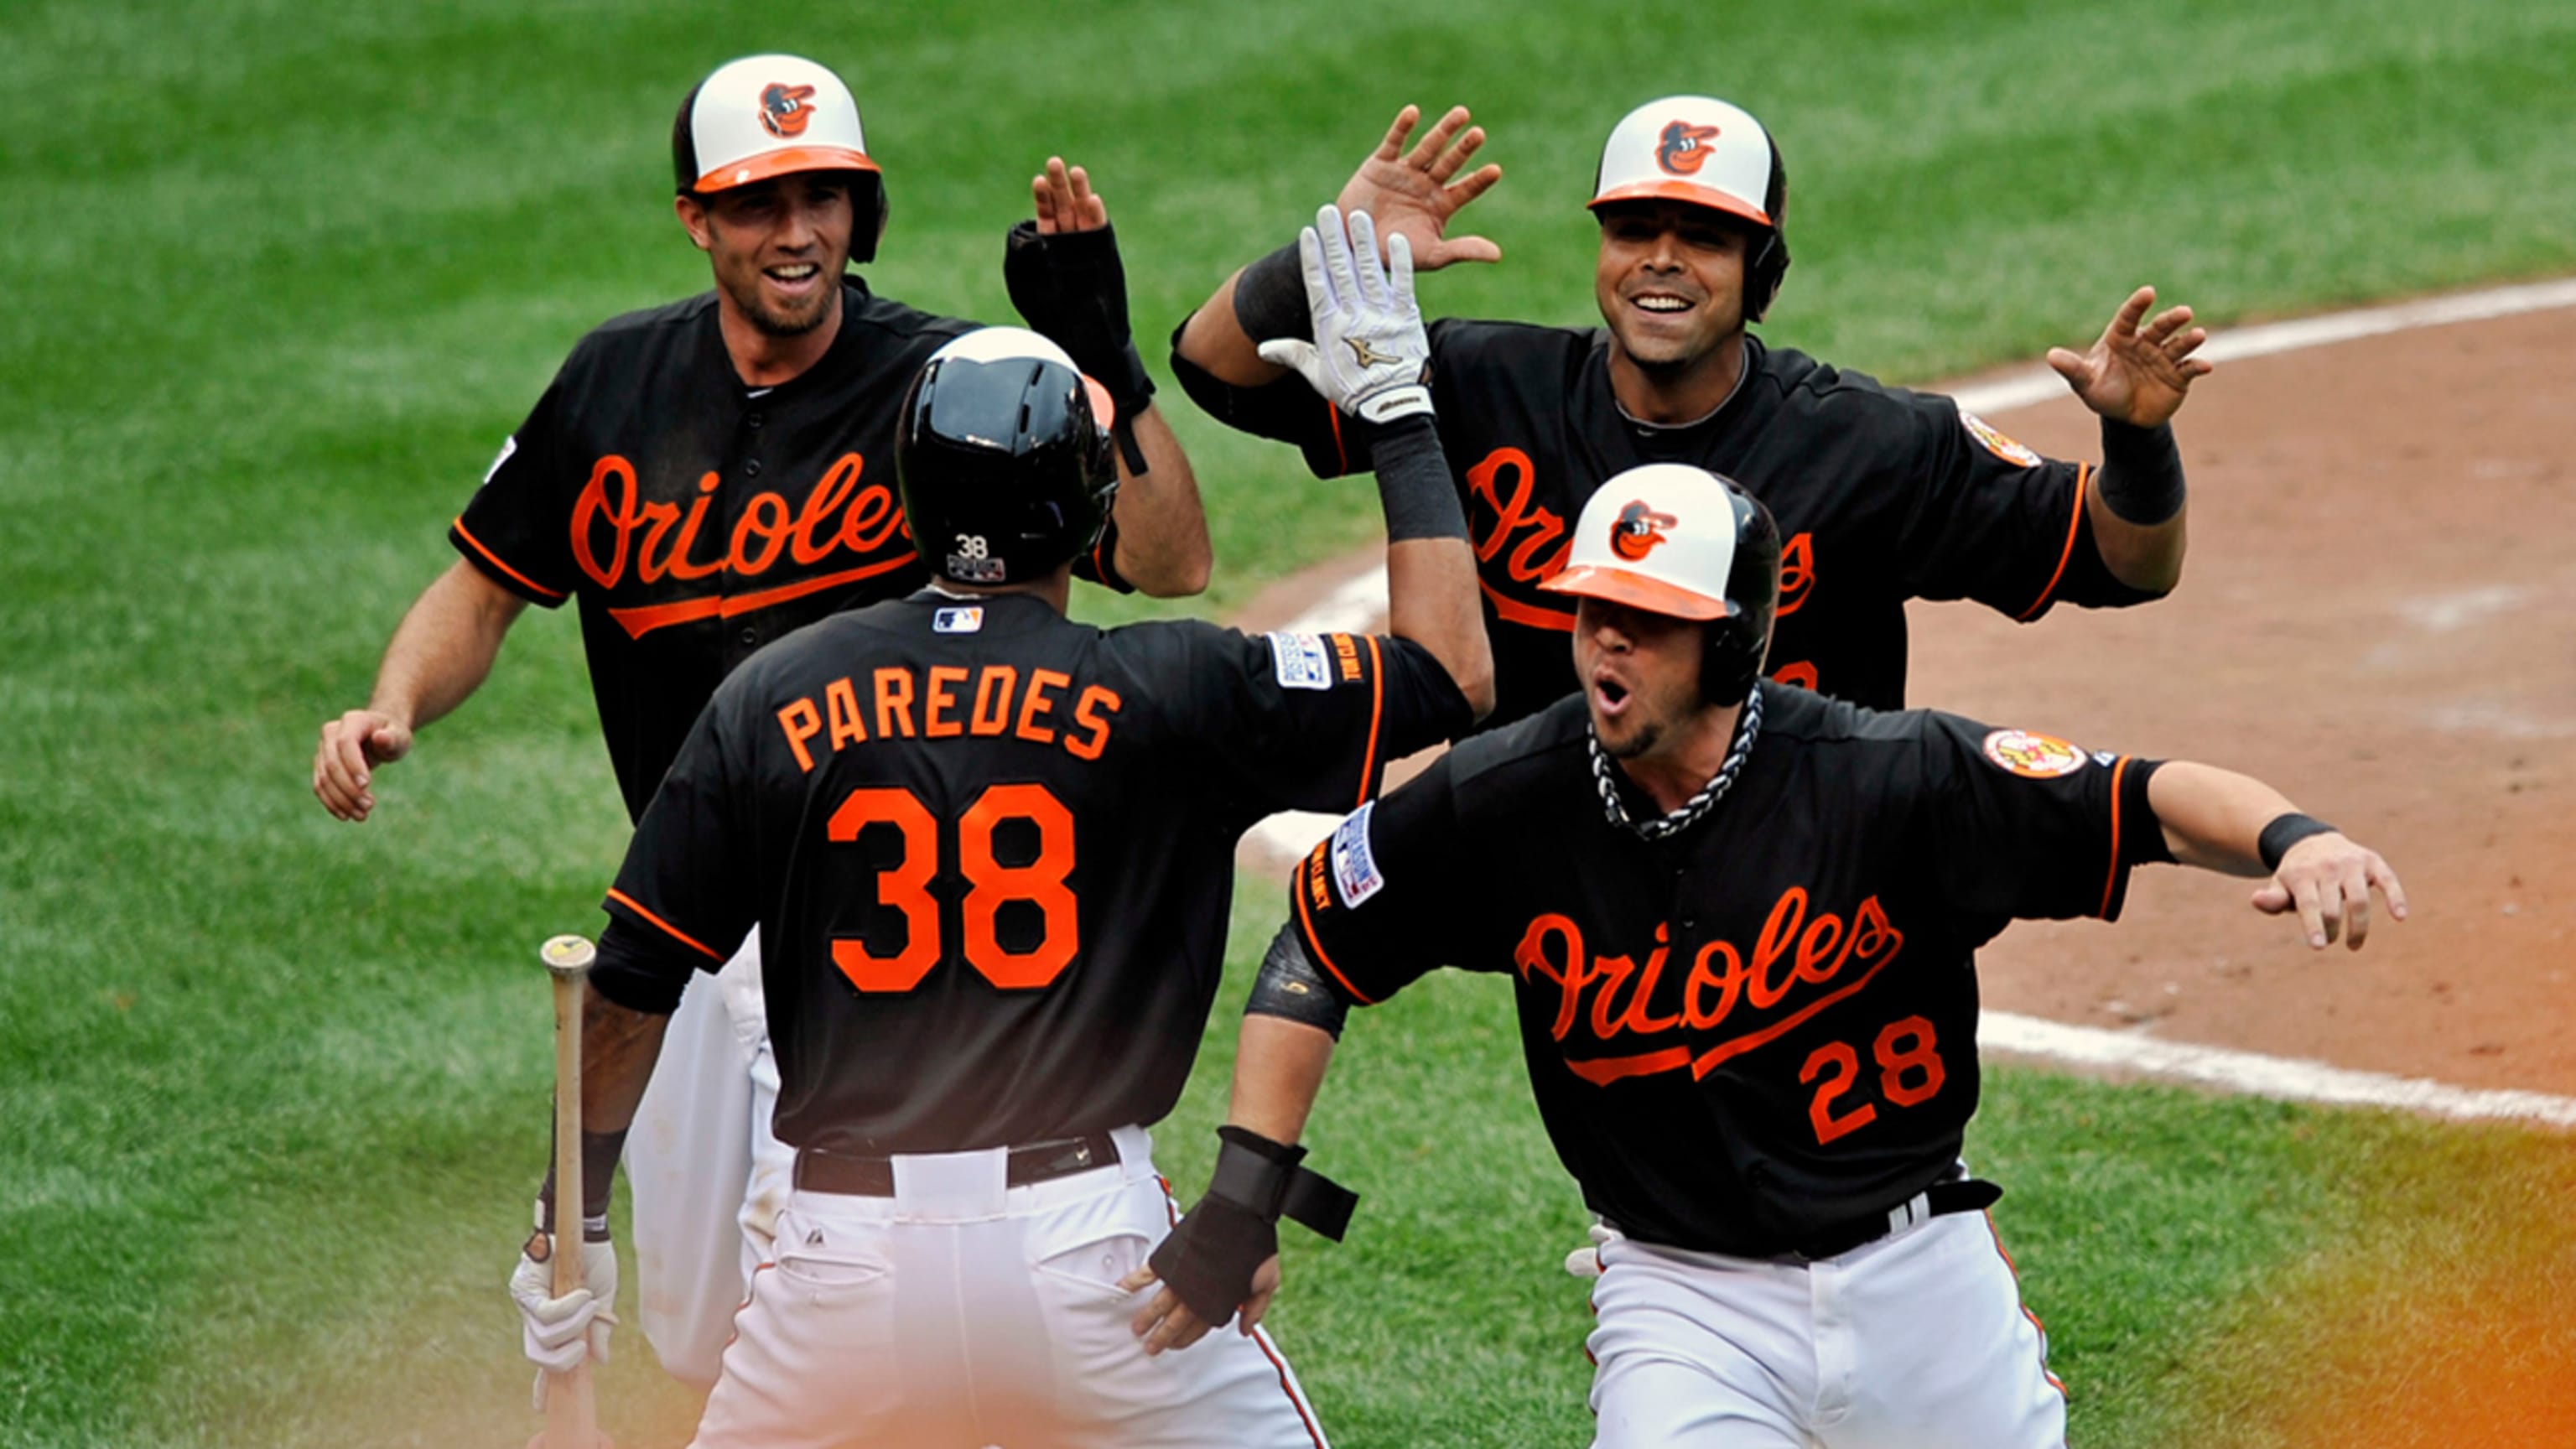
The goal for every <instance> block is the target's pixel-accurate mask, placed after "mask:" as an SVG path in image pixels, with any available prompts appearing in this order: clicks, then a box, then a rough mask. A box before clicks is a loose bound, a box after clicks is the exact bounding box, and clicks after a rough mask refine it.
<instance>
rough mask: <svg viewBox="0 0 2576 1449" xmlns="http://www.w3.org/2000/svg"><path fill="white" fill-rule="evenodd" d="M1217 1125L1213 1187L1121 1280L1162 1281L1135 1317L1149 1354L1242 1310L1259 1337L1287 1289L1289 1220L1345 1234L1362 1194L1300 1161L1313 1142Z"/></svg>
mask: <svg viewBox="0 0 2576 1449" xmlns="http://www.w3.org/2000/svg"><path fill="white" fill-rule="evenodd" d="M1216 1131H1217V1136H1218V1137H1219V1138H1220V1139H1222V1140H1223V1142H1224V1144H1225V1145H1224V1146H1223V1147H1221V1148H1219V1149H1218V1151H1217V1159H1216V1171H1215V1173H1214V1174H1213V1175H1212V1176H1211V1177H1210V1178H1209V1181H1208V1190H1207V1195H1206V1196H1205V1197H1202V1198H1200V1199H1199V1200H1198V1205H1197V1206H1195V1207H1193V1208H1191V1209H1190V1210H1189V1213H1188V1214H1187V1215H1186V1216H1184V1217H1183V1218H1182V1219H1181V1221H1180V1224H1179V1225H1178V1226H1177V1227H1174V1228H1173V1229H1172V1231H1171V1234H1170V1236H1168V1237H1166V1238H1164V1239H1163V1241H1162V1242H1161V1243H1159V1244H1157V1245H1156V1246H1155V1248H1154V1251H1153V1253H1152V1255H1151V1256H1149V1257H1148V1258H1147V1259H1146V1260H1145V1261H1146V1266H1145V1267H1142V1268H1139V1269H1137V1270H1136V1271H1135V1272H1133V1273H1130V1274H1128V1275H1127V1276H1126V1277H1125V1278H1123V1279H1120V1280H1119V1284H1118V1286H1119V1287H1121V1288H1123V1289H1125V1290H1126V1291H1128V1292H1130V1293H1133V1292H1136V1291H1137V1290H1139V1289H1142V1288H1144V1287H1146V1286H1147V1285H1149V1284H1151V1283H1153V1282H1154V1281H1155V1280H1156V1279H1158V1278H1159V1279H1161V1280H1162V1283H1163V1291H1162V1292H1160V1293H1157V1294H1155V1295H1154V1298H1153V1301H1152V1302H1150V1303H1148V1304H1147V1305H1146V1306H1145V1308H1144V1311H1142V1312H1140V1313H1138V1314H1137V1315H1136V1319H1135V1322H1134V1324H1133V1325H1132V1326H1133V1327H1134V1329H1135V1331H1136V1336H1137V1337H1138V1338H1140V1339H1143V1340H1144V1341H1145V1352H1146V1353H1148V1354H1157V1353H1161V1352H1162V1351H1163V1350H1164V1349H1167V1348H1187V1347H1189V1346H1190V1345H1191V1344H1193V1343H1196V1342H1198V1341H1199V1339H1201V1338H1202V1337H1204V1336H1206V1334H1207V1331H1208V1330H1209V1329H1210V1328H1215V1327H1219V1326H1222V1325H1223V1324H1224V1323H1225V1321H1226V1320H1227V1319H1230V1318H1239V1319H1240V1323H1241V1331H1242V1332H1243V1333H1244V1334H1246V1335H1249V1334H1250V1333H1251V1332H1252V1330H1253V1329H1255V1328H1257V1327H1259V1326H1260V1325H1261V1315H1262V1314H1264V1313H1266V1312H1268V1311H1269V1308H1270V1300H1271V1298H1272V1297H1274V1296H1275V1295H1276V1294H1277V1293H1278V1291H1279V1220H1280V1219H1281V1218H1283V1217H1287V1218H1294V1219H1295V1220H1297V1221H1298V1222H1301V1223H1304V1224H1305V1225H1306V1226H1307V1227H1310V1228H1312V1229H1314V1230H1315V1231H1316V1232H1319V1233H1322V1234H1323V1235H1324V1236H1325V1237H1328V1238H1331V1239H1332V1240H1334V1241H1335V1242H1339V1241H1341V1237H1342V1230H1343V1229H1344V1228H1345V1227H1347V1226H1349V1224H1350V1217H1351V1209H1352V1207H1353V1206H1355V1205H1356V1204H1357V1203H1358V1201H1359V1199H1358V1198H1357V1197H1355V1196H1353V1195H1352V1194H1351V1193H1350V1192H1348V1191H1346V1190H1345V1189H1343V1188H1342V1187H1340V1186H1338V1185H1337V1184H1335V1183H1334V1182H1333V1181H1332V1180H1330V1179H1329V1178H1326V1177H1323V1176H1321V1175H1319V1174H1317V1173H1315V1172H1313V1171H1311V1170H1309V1169H1307V1168H1305V1167H1302V1166H1300V1165H1299V1164H1300V1163H1301V1162H1303V1161H1304V1159H1305V1156H1306V1149H1305V1148H1303V1147H1292V1146H1290V1145H1288V1144H1287V1143H1284V1142H1274V1141H1272V1140H1271V1139H1269V1138H1267V1137H1264V1136H1262V1135H1261V1134H1260V1133H1258V1132H1255V1131H1252V1130H1251V1129H1250V1128H1246V1127H1237V1126H1232V1125H1228V1126H1224V1127H1219V1128H1218V1129H1216Z"/></svg>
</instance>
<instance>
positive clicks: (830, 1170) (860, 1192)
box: [796, 1132, 1118, 1197]
mask: <svg viewBox="0 0 2576 1449" xmlns="http://www.w3.org/2000/svg"><path fill="white" fill-rule="evenodd" d="M1117 1161H1118V1144H1116V1143H1115V1142H1112V1141H1110V1140H1109V1134H1108V1133H1106V1132H1092V1133H1087V1134H1085V1135H1083V1136H1080V1137H1059V1138H1056V1139H1054V1140H1052V1141H1048V1142H1031V1143H1028V1144H1027V1145H1025V1146H1021V1147H1014V1148H1012V1149H1011V1151H1010V1156H1009V1157H1008V1158H1007V1159H1005V1162H1004V1166H1003V1168H1002V1183H1003V1185H1004V1186H1006V1187H1027V1186H1029V1185H1030V1184H1032V1183H1040V1182H1052V1181H1054V1180H1055V1179H1057V1178H1059V1177H1071V1176H1072V1175H1073V1174H1075V1173H1077V1172H1089V1171H1090V1170H1091V1169H1093V1168H1095V1167H1109V1166H1112V1165H1114V1164H1115V1163H1116V1162H1117ZM796 1186H797V1188H798V1189H799V1190H800V1191H804V1192H830V1193H839V1194H840V1195H842V1196H844V1197H892V1196H894V1159H893V1158H891V1157H860V1156H855V1155H853V1154H850V1153H843V1152H828V1151H825V1150H824V1149H822V1148H819V1147H807V1148H803V1149H801V1150H799V1151H798V1152H797V1154H796Z"/></svg>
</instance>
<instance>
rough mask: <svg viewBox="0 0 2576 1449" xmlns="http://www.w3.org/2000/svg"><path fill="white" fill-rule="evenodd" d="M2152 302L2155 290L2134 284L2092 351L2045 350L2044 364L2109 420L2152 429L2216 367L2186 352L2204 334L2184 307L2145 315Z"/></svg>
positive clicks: (2205, 336) (2206, 335)
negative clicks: (2150, 316) (2193, 385)
mask: <svg viewBox="0 0 2576 1449" xmlns="http://www.w3.org/2000/svg"><path fill="white" fill-rule="evenodd" d="M2155 304H2156V289H2155V288H2153V287H2140V288H2139V289H2138V290H2136V291H2134V292H2131V293H2130V294H2129V300H2127V301H2125V302H2123V303H2121V304H2120V310H2119V311H2117V312H2114V313H2112V314H2111V325H2109V326H2108V327H2105V328H2103V329H2102V335H2101V336H2100V337H2099V338H2096V339H2095V340H2094V343H2093V347H2092V350H2091V351H2089V352H2077V351H2075V350H2074V349H2073V348H2068V347H2052V348H2050V349H2049V350H2048V365H2049V366H2050V367H2052V368H2054V369H2056V371H2057V375H2058V376H2059V377H2062V378H2065V379H2066V385H2067V386H2068V387H2071V388H2073V389H2075V395H2076V396H2077V397H2080V398H2082V399H2084V405H2085V406H2086V407H2088V408H2091V409H2092V410H2093V411H2095V412H2097V413H2100V414H2101V415H2102V416H2104V417H2106V418H2110V419H2112V420H2113V421H2115V422H2123V423H2127V424H2129V425H2130V426H2132V427H2140V428H2152V427H2156V426H2158V425H2160V424H2163V423H2165V422H2167V421H2169V420H2171V419H2172V417H2173V415H2174V414H2175V413H2176V412H2177V411H2179V410H2180V409H2181V407H2182V403H2183V399H2184V398H2185V397H2186V396H2188V395H2189V394H2190V392H2191V385H2192V382H2193V381H2194V380H2195V379H2197V378H2203V377H2207V376H2208V375H2209V374H2210V373H2212V372H2214V371H2216V370H2217V368H2216V365H2215V364H2213V363H2210V362H2206V361H2203V360H2202V359H2200V358H2197V357H2194V356H2192V354H2193V353H2195V352H2197V351H2199V350H2200V345H2201V344H2202V343H2204V342H2207V341H2208V340H2209V333H2208V332H2206V331H2204V330H2203V329H2201V328H2198V327H2194V326H2192V325H2191V309H2190V308H2189V307H2168V308H2166V309H2165V310H2164V311H2162V312H2159V313H2157V314H2156V316H2155V319H2154V320H2153V321H2149V320H2148V318H2147V309H2148V308H2150V307H2153V306H2154V305H2155Z"/></svg>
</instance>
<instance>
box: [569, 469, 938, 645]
mask: <svg viewBox="0 0 2576 1449" xmlns="http://www.w3.org/2000/svg"><path fill="white" fill-rule="evenodd" d="M865 467H866V464H865V462H864V460H862V459H861V458H860V457H859V455H858V454H856V453H844V454H842V455H841V457H840V458H839V460H837V461H836V462H834V463H833V464H832V466H831V467H829V468H827V469H825V470H824V472H823V477H822V479H821V481H819V482H817V483H816V484H815V485H814V486H813V488H812V489H811V490H809V491H808V492H807V493H806V494H805V501H804V503H803V505H802V506H801V507H797V506H792V505H790V504H789V502H788V500H787V498H786V497H785V496H784V495H782V494H779V493H775V492H771V491H768V490H766V489H764V490H762V491H760V492H757V493H753V494H752V495H750V497H749V498H748V499H747V500H745V502H744V504H743V508H742V512H741V514H740V516H739V517H738V518H737V519H736V521H735V523H734V526H733V537H732V539H731V541H730V544H729V546H727V547H726V548H725V549H724V551H723V552H722V553H721V554H719V555H717V556H716V557H712V558H710V557H706V556H705V555H706V554H707V553H708V552H710V551H711V550H709V549H707V548H705V547H703V546H702V545H701V543H700V534H699V530H700V529H701V528H702V527H703V526H704V525H705V523H706V518H707V510H708V507H709V505H711V504H712V503H713V502H714V501H715V495H716V489H717V488H718V486H719V485H720V484H721V483H722V482H723V479H722V478H721V477H720V476H719V475H717V474H714V473H709V474H706V475H705V476H703V477H701V478H700V479H699V480H698V486H697V496H696V497H695V498H693V499H691V500H690V502H689V507H688V511H687V512H686V513H685V514H683V513H682V512H681V510H680V505H679V504H677V503H666V502H661V501H654V502H649V503H648V502H646V501H645V500H644V497H643V491H642V489H641V488H640V487H638V485H637V484H636V481H635V465H634V464H632V463H630V462H628V461H626V459H624V458H622V457H619V456H618V455H617V454H615V453H611V454H609V455H608V456H606V457H604V458H601V459H600V460H599V461H598V463H596V464H594V465H593V466H592V467H591V470H590V481H589V482H588V483H587V484H585V485H583V487H582V490H581V496H580V497H579V498H577V499H575V500H573V505H572V558H573V562H574V563H575V564H577V565H579V566H580V568H581V571H582V572H583V573H584V574H586V575H588V576H589V578H590V581H591V582H592V583H594V584H597V585H598V586H599V587H600V588H601V589H603V590H614V589H616V588H617V587H618V585H619V584H620V583H621V582H623V581H624V580H625V578H626V576H627V569H628V566H629V564H630V563H631V564H632V566H633V569H634V577H635V581H636V582H637V583H640V584H660V583H663V582H664V581H665V580H675V581H678V582H681V583H689V582H694V581H696V580H699V579H720V580H722V581H723V582H721V583H718V584H717V585H715V587H714V588H713V589H712V590H711V591H710V592H709V593H706V594H703V595H700V596H698V597H695V598H682V599H676V600H667V601H657V602H654V603H651V604H643V605H636V606H631V607H616V608H611V609H610V610H609V611H608V614H609V617H610V618H612V619H615V620H616V621H617V622H618V624H619V625H620V626H621V627H623V628H624V629H625V630H626V632H627V634H628V636H629V637H632V638H637V639H640V638H642V637H644V636H645V635H646V634H649V633H651V632H652V631H653V630H655V629H660V628H663V627H666V626H668V625H672V624H684V623H687V622H689V621H691V620H694V619H711V618H728V619H729V618H734V617H737V616H739V615H742V614H748V613H752V612H755V611H757V610H760V609H765V608H768V607H769V606H771V605H773V604H783V603H786V602H787V601H788V600H790V599H797V598H802V597H804V596H805V595H807V594H812V593H819V592H821V591H822V590H824V589H829V588H837V587H840V586H842V585H845V584H850V583H855V582H857V581H858V580H860V579H864V578H869V577H872V576H874V575H877V574H881V573H885V572H887V571H888V570H891V569H897V568H901V567H902V566H903V565H905V564H908V563H910V562H912V560H913V557H914V553H913V550H912V549H910V548H904V547H901V546H900V537H899V536H900V535H901V534H902V533H903V510H902V509H900V508H898V507H897V506H896V504H895V500H894V494H893V492H892V491H891V490H890V489H888V488H887V487H886V486H885V485H884V484H882V483H871V484H869V485H868V486H867V487H865V488H861V487H860V486H859V474H860V473H861V472H862V471H863V470H864V469H865ZM717 526H718V527H719V528H721V527H722V526H723V525H722V524H721V523H719V524H718V525H717ZM836 554H838V555H842V556H844V557H845V558H847V559H848V560H849V561H850V563H851V567H848V568H845V569H841V570H839V571H837V572H833V573H827V574H814V573H811V572H810V570H811V569H813V568H814V567H815V566H816V565H818V564H822V563H824V562H826V561H827V560H830V559H831V558H832V557H833V556H834V555H836ZM870 555H881V556H879V557H874V558H871V557H870ZM862 560H864V561H862ZM782 562H783V563H784V564H785V565H786V567H784V568H781V567H780V565H781V564H782ZM773 568H777V569H779V571H780V572H781V573H782V574H787V575H795V577H791V578H789V579H788V581H786V582H783V583H780V584H778V585H776V586H774V587H771V588H766V589H756V590H751V591H748V592H736V591H735V586H736V585H737V583H738V581H740V580H744V579H757V578H760V577H762V576H764V575H767V574H768V573H769V572H770V571H771V570H772V569H773ZM652 592H654V593H661V592H664V591H662V590H654V591H652Z"/></svg>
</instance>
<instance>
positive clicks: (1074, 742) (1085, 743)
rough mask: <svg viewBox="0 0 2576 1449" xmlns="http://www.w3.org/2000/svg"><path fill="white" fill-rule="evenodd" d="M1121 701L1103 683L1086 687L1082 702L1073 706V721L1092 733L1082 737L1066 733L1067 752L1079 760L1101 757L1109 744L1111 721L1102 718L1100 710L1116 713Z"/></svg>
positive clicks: (1065, 747) (1065, 746)
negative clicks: (1077, 737) (1101, 753)
mask: <svg viewBox="0 0 2576 1449" xmlns="http://www.w3.org/2000/svg"><path fill="white" fill-rule="evenodd" d="M1120 702H1121V701H1120V700H1119V698H1118V696H1117V695H1116V694H1115V693H1114V692H1112V691H1111V690H1109V689H1107V688H1104V687H1103V686H1101V685H1097V684H1095V685H1091V686H1090V687H1088V688H1086V689H1084V690H1083V691H1082V702H1081V703H1080V704H1077V705H1075V706H1074V707H1073V722H1074V723H1075V724H1078V725H1080V726H1082V727H1083V728H1084V729H1087V730H1089V731H1091V733H1090V734H1088V735H1086V736H1084V737H1082V738H1080V739H1076V738H1075V737H1073V736H1072V735H1066V736H1065V737H1064V749H1065V753H1066V754H1069V755H1071V756H1073V757H1074V758H1075V759H1077V760H1096V759H1099V758H1100V752H1101V751H1102V750H1103V749H1105V748H1107V747H1108V744H1109V721H1108V720H1106V719H1103V718H1101V715H1100V711H1102V710H1106V711H1108V712H1109V713H1110V714H1116V713H1117V712H1118V707H1119V704H1120Z"/></svg>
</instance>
